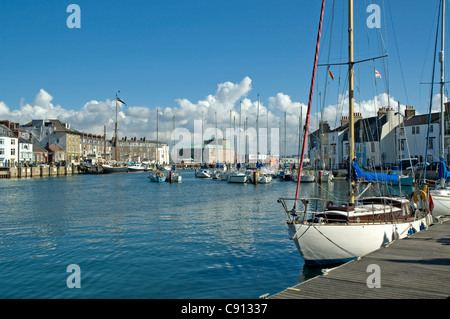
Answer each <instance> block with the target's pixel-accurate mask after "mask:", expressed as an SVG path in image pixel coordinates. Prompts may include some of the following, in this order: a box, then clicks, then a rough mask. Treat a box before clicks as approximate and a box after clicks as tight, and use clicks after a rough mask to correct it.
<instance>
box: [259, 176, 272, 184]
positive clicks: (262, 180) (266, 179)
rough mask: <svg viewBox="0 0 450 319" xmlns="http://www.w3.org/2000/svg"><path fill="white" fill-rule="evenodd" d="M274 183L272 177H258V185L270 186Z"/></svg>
mask: <svg viewBox="0 0 450 319" xmlns="http://www.w3.org/2000/svg"><path fill="white" fill-rule="evenodd" d="M271 181H272V176H266V175H265V176H262V177H258V183H260V184H269V183H270V182H271Z"/></svg>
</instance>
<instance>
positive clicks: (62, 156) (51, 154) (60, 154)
mask: <svg viewBox="0 0 450 319" xmlns="http://www.w3.org/2000/svg"><path fill="white" fill-rule="evenodd" d="M46 149H47V150H48V160H49V162H50V163H61V162H65V161H66V152H64V150H63V149H62V148H61V147H59V146H58V145H47V146H46Z"/></svg>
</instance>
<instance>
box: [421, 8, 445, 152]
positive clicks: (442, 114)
mask: <svg viewBox="0 0 450 319" xmlns="http://www.w3.org/2000/svg"><path fill="white" fill-rule="evenodd" d="M441 28H442V29H441V52H439V62H440V63H441V121H440V122H441V123H440V124H441V128H440V130H441V140H440V143H441V145H440V151H441V154H440V155H441V160H444V156H445V149H444V134H445V131H444V81H445V70H444V33H445V0H442V24H441ZM427 147H428V146H427ZM425 160H426V159H425Z"/></svg>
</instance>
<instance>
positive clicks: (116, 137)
mask: <svg viewBox="0 0 450 319" xmlns="http://www.w3.org/2000/svg"><path fill="white" fill-rule="evenodd" d="M117 93H120V91H119V90H116V123H115V127H114V159H115V160H116V162H118V161H119V135H118V128H117V102H120V103H122V104H125V105H126V103H125V102H124V101H122V100H121V99H120V97H119V96H118V95H117Z"/></svg>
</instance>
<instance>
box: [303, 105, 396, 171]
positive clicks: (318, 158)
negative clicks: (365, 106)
mask: <svg viewBox="0 0 450 319" xmlns="http://www.w3.org/2000/svg"><path fill="white" fill-rule="evenodd" d="M354 119H355V125H354V128H355V157H356V159H357V161H358V163H359V165H361V166H365V167H367V168H370V169H373V168H375V167H380V166H385V165H387V164H394V163H396V158H397V157H396V152H394V151H393V150H395V145H396V139H395V134H396V128H397V126H398V125H399V123H401V121H403V117H402V116H401V115H399V114H398V113H396V112H395V111H394V110H393V109H392V108H386V107H381V108H379V109H378V112H377V115H376V116H373V117H368V118H363V117H362V114H361V113H355V114H354ZM348 123H349V118H348V116H343V117H342V118H341V123H340V124H341V125H340V126H339V127H337V128H334V129H330V127H329V125H328V123H327V122H326V121H325V122H321V123H320V127H319V128H318V129H317V130H316V131H314V132H313V133H312V134H310V135H311V137H310V142H309V147H310V149H309V154H310V160H311V163H314V164H315V167H319V168H321V167H322V166H323V165H325V166H327V167H329V168H331V169H338V168H345V167H346V165H347V163H348V161H349V157H350V145H349V142H348V141H349V131H348Z"/></svg>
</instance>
